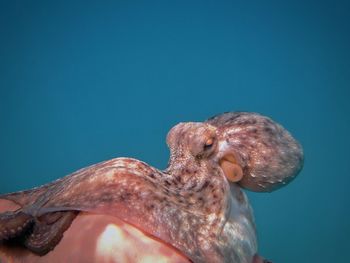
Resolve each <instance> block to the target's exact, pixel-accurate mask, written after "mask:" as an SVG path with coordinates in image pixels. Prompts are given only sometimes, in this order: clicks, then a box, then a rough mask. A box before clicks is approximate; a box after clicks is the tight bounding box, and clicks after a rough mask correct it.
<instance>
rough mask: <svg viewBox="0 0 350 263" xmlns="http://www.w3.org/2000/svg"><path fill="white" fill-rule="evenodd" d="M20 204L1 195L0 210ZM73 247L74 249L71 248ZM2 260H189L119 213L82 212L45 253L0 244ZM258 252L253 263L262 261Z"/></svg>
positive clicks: (36, 262) (13, 262)
mask: <svg viewBox="0 0 350 263" xmlns="http://www.w3.org/2000/svg"><path fill="white" fill-rule="evenodd" d="M18 208H19V207H18V205H16V204H14V203H12V202H10V201H7V200H1V199H0V213H2V212H5V211H14V210H16V209H18ZM72 248H74V249H72ZM0 262H9V263H17V262H26V263H46V262H52V263H60V262H77V263H82V262H84V263H93V262H99V263H100V262H101V263H107V262H108V263H117V262H118V263H121V262H123V263H141V262H154V263H157V262H167V263H189V262H190V261H189V260H188V259H187V258H186V257H185V256H184V255H182V254H181V253H180V252H179V251H177V250H176V249H174V248H172V247H170V246H168V245H166V244H165V243H163V242H161V241H160V240H156V239H154V238H151V237H149V236H147V235H145V234H144V233H143V232H141V231H140V230H138V229H137V228H135V227H133V226H131V225H129V224H126V223H124V222H123V221H121V220H119V219H118V218H116V217H113V216H109V215H97V214H92V213H85V212H84V213H80V214H79V215H78V216H77V217H76V219H75V220H74V221H73V223H72V225H71V226H70V227H69V229H68V230H67V231H66V232H65V233H64V236H63V238H62V240H61V241H60V243H59V244H58V245H57V246H56V247H55V249H54V250H52V251H51V252H49V253H48V254H46V255H45V256H42V257H40V256H37V255H35V254H33V253H31V252H30V251H28V250H26V249H24V248H21V247H13V246H11V247H10V246H6V245H0ZM263 262H264V260H263V259H262V258H261V257H260V256H258V255H256V256H255V257H254V259H253V262H252V263H263Z"/></svg>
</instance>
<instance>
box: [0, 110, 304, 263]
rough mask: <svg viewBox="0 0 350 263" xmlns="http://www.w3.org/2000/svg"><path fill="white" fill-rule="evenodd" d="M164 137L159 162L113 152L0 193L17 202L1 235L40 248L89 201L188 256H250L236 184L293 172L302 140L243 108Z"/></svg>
mask: <svg viewBox="0 0 350 263" xmlns="http://www.w3.org/2000/svg"><path fill="white" fill-rule="evenodd" d="M167 143H168V146H169V148H170V151H171V157H170V161H169V165H168V168H167V169H166V170H164V171H159V170H157V169H156V168H153V167H151V166H149V165H147V164H146V163H143V162H141V161H138V160H135V159H131V158H116V159H112V160H110V161H106V162H102V163H99V164H96V165H93V166H90V167H87V168H84V169H82V170H79V171H77V172H75V173H73V174H71V175H69V176H67V177H64V178H62V179H59V180H57V181H55V182H53V183H50V184H47V185H44V186H41V187H39V188H36V189H32V190H29V191H24V192H17V193H13V194H8V195H4V196H0V198H3V199H8V200H12V201H14V202H16V203H17V204H19V205H20V206H21V207H22V208H21V209H19V210H18V211H16V212H8V213H3V214H0V241H1V240H7V239H12V238H14V237H17V238H18V237H20V240H21V242H22V243H23V245H24V246H25V247H27V248H28V249H29V250H31V251H33V252H35V253H37V254H45V253H47V252H48V251H50V250H51V249H53V248H54V247H55V245H56V244H57V243H58V242H59V241H60V239H61V237H62V235H63V232H64V231H65V230H66V229H67V228H68V227H69V225H70V223H71V222H72V220H74V218H75V216H76V215H77V213H79V211H88V212H93V213H98V214H110V215H113V216H116V217H118V218H119V219H122V220H123V221H125V222H127V223H129V224H132V225H134V226H136V227H138V228H139V229H141V230H142V231H144V232H146V233H148V234H150V235H152V236H154V237H156V238H158V239H160V240H162V241H163V242H165V243H167V244H170V245H171V246H173V247H175V248H176V249H178V250H179V251H181V252H182V253H183V254H184V255H186V256H187V257H188V258H189V259H190V260H191V261H193V262H236V263H251V262H253V257H254V255H255V254H256V253H257V241H256V233H255V225H254V219H253V215H252V210H251V208H250V206H249V203H248V200H247V198H246V196H245V194H244V193H243V192H242V190H241V189H240V186H242V187H244V188H247V189H250V190H253V191H272V190H275V189H277V188H278V187H280V186H282V185H284V184H287V183H288V182H290V181H291V180H292V179H293V178H294V177H295V176H296V175H297V174H298V172H299V171H300V169H301V167H302V161H303V153H302V149H301V147H300V145H299V144H298V143H297V142H296V141H295V140H294V139H293V138H292V137H291V135H290V134H289V133H288V132H287V131H286V130H285V129H283V128H282V127H281V126H280V125H278V124H276V123H275V122H273V121H272V120H271V119H269V118H267V117H264V116H261V115H259V114H255V113H243V112H240V113H225V114H222V115H218V116H216V117H213V118H211V119H209V120H208V121H206V122H204V123H193V122H190V123H180V124H178V125H176V126H175V127H174V128H172V129H171V131H170V132H169V134H168V136H167ZM223 160H226V162H225V165H226V166H225V167H226V168H225V167H224V166H223V165H222V163H223ZM227 160H228V161H227ZM228 173H233V174H234V175H235V176H231V175H230V174H228ZM236 175H239V176H238V177H237V176H236ZM240 176H243V177H242V178H241V177H240ZM228 178H229V179H228ZM232 178H238V179H239V181H237V182H233V180H234V179H232ZM230 181H231V183H230Z"/></svg>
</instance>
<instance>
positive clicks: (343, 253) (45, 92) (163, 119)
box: [0, 0, 350, 263]
mask: <svg viewBox="0 0 350 263" xmlns="http://www.w3.org/2000/svg"><path fill="white" fill-rule="evenodd" d="M56 2H59V3H56ZM72 2H74V3H72ZM349 3H350V2H349V1H343V2H342V1H295V0H294V1H270V0H267V1H179V0H178V1H164V0H163V1H139V2H136V1H131V0H129V1H96V2H95V3H92V1H14V0H13V1H1V3H0V169H1V172H0V192H9V191H16V190H20V189H24V188H31V187H34V186H37V185H40V184H43V183H46V182H49V181H52V180H54V179H56V178H58V177H61V176H63V175H66V174H68V173H70V172H73V171H75V170H76V169H78V168H81V167H84V166H87V165H89V164H92V163H96V162H98V161H101V160H105V159H109V158H112V157H117V156H131V157H135V158H138V159H141V160H144V161H146V162H148V163H150V164H152V165H153V166H156V167H158V168H164V167H165V166H166V164H167V158H168V149H167V147H166V145H165V136H166V133H167V131H168V130H169V129H170V128H171V127H172V126H173V125H175V124H176V123H178V122H181V121H201V120H204V119H206V118H208V117H210V116H211V115H214V114H216V113H220V112H224V111H231V110H246V111H256V112H260V113H262V114H265V115H268V116H271V117H272V118H273V119H275V120H277V121H278V122H280V123H282V124H283V125H284V126H285V127H286V128H288V129H289V130H290V131H291V132H292V133H293V134H294V136H295V137H296V138H297V139H298V140H299V141H300V142H301V143H302V145H303V146H304V150H305V156H306V159H305V167H304V169H303V171H302V172H301V174H300V175H299V177H298V178H297V179H296V180H295V181H294V182H293V183H291V184H290V185H288V186H287V187H286V188H284V189H281V190H279V191H277V192H274V193H271V194H256V193H249V197H250V200H251V203H252V205H253V206H254V210H255V216H256V221H257V226H258V235H259V242H260V247H259V250H260V253H261V254H262V255H264V256H266V257H268V258H270V259H272V260H273V261H274V262H276V263H278V262H281V263H295V262H299V263H300V262H305V263H310V262H319V263H322V262H325V263H329V262H345V261H346V259H347V258H348V249H349V246H350V242H349V236H350V211H349V201H350V198H349V190H348V189H349V184H350V175H349V168H348V167H349V149H350V147H349V146H350V140H349V134H350V114H349V113H350V108H349V102H348V100H349V95H350V62H349V61H350V48H349V47H350V17H349V12H350V5H349Z"/></svg>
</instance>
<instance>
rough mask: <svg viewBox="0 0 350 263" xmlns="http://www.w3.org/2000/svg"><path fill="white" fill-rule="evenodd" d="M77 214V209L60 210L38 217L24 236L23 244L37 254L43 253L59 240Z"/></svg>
mask: <svg viewBox="0 0 350 263" xmlns="http://www.w3.org/2000/svg"><path fill="white" fill-rule="evenodd" d="M77 214H78V212H77V211H62V212H55V213H48V214H45V215H43V216H41V217H39V218H38V219H36V220H35V224H34V225H33V229H32V231H30V234H29V235H28V236H27V237H25V239H24V242H23V244H24V246H25V247H27V248H28V249H29V250H30V251H32V252H34V253H36V254H38V255H45V254H46V253H48V252H49V251H51V250H52V249H53V248H54V247H55V246H56V245H57V244H58V243H59V242H60V240H61V239H62V237H63V233H64V232H65V231H66V230H67V229H68V228H69V226H70V225H71V223H72V222H73V220H74V219H75V217H76V216H77Z"/></svg>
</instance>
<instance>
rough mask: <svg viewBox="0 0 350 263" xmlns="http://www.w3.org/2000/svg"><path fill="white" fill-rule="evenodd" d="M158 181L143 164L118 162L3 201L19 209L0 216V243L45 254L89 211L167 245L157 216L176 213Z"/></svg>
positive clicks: (156, 173)
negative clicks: (16, 242)
mask: <svg viewBox="0 0 350 263" xmlns="http://www.w3.org/2000/svg"><path fill="white" fill-rule="evenodd" d="M162 176H164V174H162V173H161V172H159V171H158V170H156V169H154V168H152V167H150V166H148V165H146V164H144V163H143V162H140V161H137V160H134V159H129V158H118V159H114V160H111V161H107V162H104V163H100V164H97V165H94V166H92V167H89V168H87V169H83V170H81V171H80V172H78V173H74V174H72V175H70V176H66V177H64V178H62V179H61V180H58V181H56V182H54V183H51V184H49V185H46V186H43V187H41V188H38V189H34V190H33V191H30V190H29V191H24V192H18V193H12V194H10V195H5V196H2V197H1V198H4V199H8V200H12V201H14V202H16V203H18V204H19V205H20V206H21V208H20V209H19V210H16V211H13V212H6V213H2V214H0V226H1V227H0V242H1V241H4V240H7V239H13V238H16V239H17V240H21V242H23V245H24V246H26V247H27V248H28V249H29V250H31V251H32V252H34V253H36V254H39V255H43V254H46V253H48V252H49V251H50V250H52V249H53V248H54V247H55V246H56V245H57V244H58V242H59V241H60V240H61V238H62V236H63V233H64V231H65V230H67V229H68V227H69V226H70V224H71V223H72V221H73V220H74V218H75V216H76V215H77V213H78V212H79V211H89V212H93V213H97V214H110V215H113V216H116V217H118V218H120V219H122V220H123V221H125V222H127V223H129V224H132V225H134V226H136V227H137V228H139V229H140V230H142V231H143V232H146V233H147V234H149V235H151V236H154V237H156V238H159V239H161V240H162V241H164V242H165V243H168V244H172V243H173V242H171V241H172V240H171V238H170V236H171V235H170V233H169V231H170V230H169V229H170V228H169V225H167V224H166V223H164V222H163V221H164V220H162V217H160V216H159V215H164V218H169V216H167V215H169V213H173V214H176V206H174V207H173V208H171V202H169V199H167V198H166V196H165V194H164V191H165V188H164V187H162V180H163V179H164V178H162ZM171 211H172V212H171ZM168 223H170V224H171V222H168Z"/></svg>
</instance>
